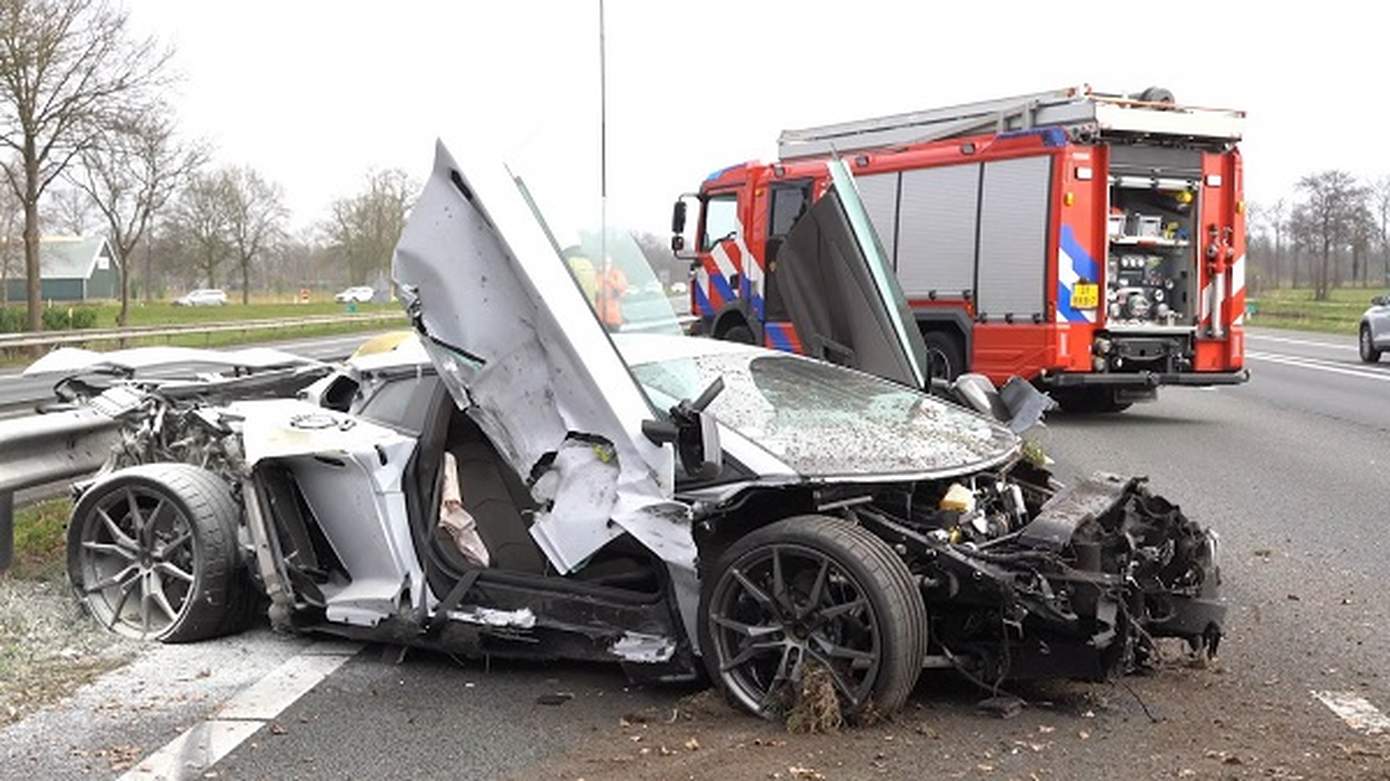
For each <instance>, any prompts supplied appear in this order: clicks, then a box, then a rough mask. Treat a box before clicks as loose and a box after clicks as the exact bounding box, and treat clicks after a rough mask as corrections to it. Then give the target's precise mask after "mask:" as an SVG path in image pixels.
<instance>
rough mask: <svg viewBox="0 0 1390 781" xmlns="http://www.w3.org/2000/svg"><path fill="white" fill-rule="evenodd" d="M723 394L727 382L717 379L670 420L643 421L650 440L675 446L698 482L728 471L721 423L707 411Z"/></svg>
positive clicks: (683, 403)
mask: <svg viewBox="0 0 1390 781" xmlns="http://www.w3.org/2000/svg"><path fill="white" fill-rule="evenodd" d="M723 390H724V378H723V377H716V378H715V380H714V382H712V383H710V384H709V387H707V388H705V390H704V392H703V393H701V394H700V395H699V397H698V398H696V399H695V400H694V401H690V400H689V399H683V400H681V402H680V403H679V404H677V405H676V406H674V407H672V408H671V409H670V411H669V413H668V418H667V419H666V420H644V421H642V433H643V434H645V435H646V437H647V439H649V440H651V442H652V443H654V444H657V445H664V444H666V443H668V442H669V443H672V444H674V445H675V446H676V454H677V455H678V456H679V457H680V460H681V467H682V468H683V469H684V470H685V472H686V474H688V475H690V476H691V477H694V478H696V479H700V480H709V479H712V478H714V477H716V476H717V475H718V474H719V472H720V470H722V469H723V468H724V449H723V447H722V446H721V445H720V444H719V422H718V421H717V420H716V419H715V417H714V413H712V412H710V411H708V410H707V409H705V408H706V407H708V406H709V405H710V402H712V401H714V399H715V397H717V396H718V395H719V394H720V393H721V392H722V391H723Z"/></svg>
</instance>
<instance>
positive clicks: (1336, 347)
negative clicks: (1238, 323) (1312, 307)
mask: <svg viewBox="0 0 1390 781" xmlns="http://www.w3.org/2000/svg"><path fill="white" fill-rule="evenodd" d="M1252 339H1253V340H1255V341H1260V342H1281V343H1283V344H1300V345H1303V346H1305V347H1326V348H1327V349H1329V350H1350V351H1351V352H1356V350H1357V347H1356V345H1354V344H1332V343H1331V342H1314V341H1312V340H1310V339H1291V338H1289V337H1287V336H1265V335H1264V334H1252V333H1250V332H1249V331H1246V332H1245V340H1246V341H1250V340H1252Z"/></svg>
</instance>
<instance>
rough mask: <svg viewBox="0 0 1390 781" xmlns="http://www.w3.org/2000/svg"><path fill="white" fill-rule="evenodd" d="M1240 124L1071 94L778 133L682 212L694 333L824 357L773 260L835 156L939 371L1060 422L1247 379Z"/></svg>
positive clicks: (719, 174)
mask: <svg viewBox="0 0 1390 781" xmlns="http://www.w3.org/2000/svg"><path fill="white" fill-rule="evenodd" d="M1243 122H1244V114H1243V113H1242V112H1239V111H1231V110H1224V109H1202V108H1192V107H1186V106H1180V105H1177V104H1176V103H1175V102H1174V101H1173V97H1172V95H1171V94H1170V93H1168V92H1167V91H1166V90H1161V89H1149V90H1146V91H1144V92H1143V93H1140V94H1139V95H1135V96H1123V95H1111V94H1103V93H1099V92H1095V91H1093V90H1092V89H1091V88H1090V87H1086V86H1083V87H1076V88H1068V89H1063V90H1055V91H1051V92H1043V93H1037V94H1033V95H1023V96H1017V97H1012V98H1005V99H1000V100H991V101H983V102H980V103H973V104H968V105H960V106H951V107H947V108H941V109H931V110H927V111H918V112H912V113H907V114H899V115H895V116H890V117H881V118H877V119H870V120H863V121H858V122H849V123H843V124H838V125H829V126H823V127H816V128H807V129H801V130H788V131H784V132H783V133H782V135H781V138H780V139H779V160H778V161H777V162H775V163H771V164H765V163H758V162H749V163H744V164H741V165H735V166H731V167H729V168H724V169H721V170H719V171H716V172H715V173H713V174H711V175H710V176H709V177H708V178H707V179H706V180H705V181H704V183H703V184H702V185H701V186H700V188H699V191H698V192H697V193H692V194H689V195H686V196H682V198H681V200H679V201H678V202H677V205H676V209H675V213H674V215H673V220H672V228H673V232H674V234H675V235H674V236H673V238H672V246H673V248H674V249H675V250H676V251H677V253H678V254H679V255H680V256H681V257H686V258H689V259H691V260H692V264H691V268H692V279H691V286H690V295H691V311H692V312H693V313H694V314H695V315H696V316H697V317H698V318H699V319H698V322H697V324H696V327H697V329H698V330H699V331H701V332H703V333H705V334H708V335H710V336H713V337H715V338H723V339H731V340H736V341H745V342H754V343H758V344H763V345H766V346H769V347H774V348H779V349H783V350H790V351H796V352H816V350H815V349H814V346H808V345H806V344H804V343H803V340H802V339H801V338H800V336H799V334H798V330H797V324H796V323H795V322H794V318H792V317H791V315H790V314H789V312H788V308H787V306H786V302H785V301H784V300H783V299H784V296H783V295H782V293H783V291H782V290H780V289H779V285H778V250H779V248H780V247H781V244H782V241H783V239H784V238H785V237H786V235H787V233H788V232H789V231H790V230H791V227H792V225H793V224H795V223H796V221H797V220H798V218H800V217H801V215H802V214H804V213H805V212H806V210H807V208H808V206H809V205H810V204H811V203H813V202H814V201H815V200H816V199H818V198H819V197H820V195H821V194H822V193H824V192H825V190H826V188H827V187H828V186H829V181H828V177H827V174H826V166H825V160H826V159H827V158H829V157H838V158H841V159H842V160H844V162H845V163H846V164H847V165H848V166H849V168H850V170H852V172H853V175H854V181H855V184H856V186H857V188H858V190H859V196H860V198H861V199H862V201H863V203H864V204H865V207H866V209H867V211H868V213H869V217H870V219H871V221H872V223H873V228H874V231H875V232H876V233H877V238H878V240H879V242H880V245H881V247H882V249H883V254H884V257H886V258H888V259H889V260H890V261H891V264H892V267H893V269H894V271H895V272H896V277H897V281H898V283H899V285H900V286H901V288H902V290H903V292H904V294H905V295H906V297H907V300H908V303H909V305H910V307H911V310H912V312H913V315H914V316H915V318H916V321H917V325H918V327H919V328H920V329H921V331H922V335H923V338H924V339H925V341H926V342H927V345H928V349H929V357H930V365H931V369H932V373H933V375H934V376H940V377H944V378H946V379H950V378H953V377H955V376H956V375H957V374H959V373H961V372H964V371H972V372H978V373H982V374H984V375H986V376H988V377H989V378H990V379H991V380H993V381H995V382H996V383H999V382H1003V381H1005V380H1006V379H1007V378H1008V377H1010V376H1013V375H1018V376H1021V377H1024V378H1026V379H1029V380H1031V381H1033V382H1034V383H1036V384H1037V385H1038V386H1040V387H1042V388H1045V389H1047V390H1049V391H1051V392H1052V394H1053V396H1054V397H1056V398H1057V400H1058V401H1059V402H1061V403H1062V405H1063V406H1064V407H1066V408H1068V409H1072V410H1088V411H1115V410H1120V409H1123V408H1125V407H1127V406H1129V404H1130V403H1132V402H1135V401H1145V400H1150V399H1153V398H1155V397H1156V394H1157V388H1158V386H1160V385H1220V384H1235V383H1240V382H1244V381H1245V380H1246V379H1248V376H1249V375H1248V373H1247V372H1246V371H1245V369H1244V362H1243V350H1244V345H1243V335H1242V329H1241V322H1242V317H1243V314H1244V308H1245V225H1244V221H1245V213H1244V212H1245V208H1244V202H1243V200H1242V195H1241V192H1242V175H1241V159H1240V152H1239V151H1238V149H1237V147H1236V144H1237V142H1238V141H1239V140H1240V137H1241V128H1242V125H1243ZM691 203H693V204H695V205H696V208H697V209H698V216H697V219H696V221H695V230H694V234H693V236H692V237H689V238H687V237H686V235H685V232H686V219H685V216H686V212H687V204H691ZM825 294H826V295H833V294H834V291H825ZM817 357H823V358H828V359H832V358H833V356H827V355H817Z"/></svg>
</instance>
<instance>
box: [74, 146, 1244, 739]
mask: <svg viewBox="0 0 1390 781" xmlns="http://www.w3.org/2000/svg"><path fill="white" fill-rule="evenodd" d="M832 165H835V164H832ZM822 204H829V205H828V206H822V207H818V208H819V209H820V211H818V212H817V219H818V220H819V227H818V231H820V233H821V240H822V241H823V242H824V244H825V246H833V247H835V248H836V255H837V257H839V258H840V259H841V261H842V262H846V263H854V264H861V265H860V266H859V268H858V271H859V272H863V273H858V274H856V275H855V278H856V279H860V280H862V281H863V283H864V284H865V285H867V286H868V287H866V288H865V289H866V290H867V291H869V293H868V294H866V296H865V298H864V301H865V306H868V307H870V308H871V310H872V312H871V314H872V317H870V318H869V321H871V322H869V324H867V325H865V328H866V329H868V331H875V329H877V330H876V331H875V332H876V333H878V334H880V335H881V337H882V340H883V341H882V342H881V343H879V344H877V345H876V346H875V347H874V349H875V350H876V351H877V354H878V355H879V356H880V357H881V358H882V359H883V361H882V362H883V363H884V365H892V366H896V367H898V369H899V370H901V372H902V373H903V377H904V379H905V380H908V381H910V384H911V385H916V386H917V387H921V386H922V384H923V383H924V381H925V380H926V377H925V375H924V374H923V371H922V353H921V346H920V335H916V339H917V342H915V343H914V341H913V338H912V337H913V335H914V334H915V333H916V332H915V329H912V328H905V327H904V325H905V323H904V322H903V320H902V319H901V317H902V311H901V308H900V307H899V306H898V305H897V302H899V301H900V294H897V293H896V292H895V291H894V289H892V288H891V285H892V284H893V283H892V275H891V274H883V273H875V269H876V268H877V269H878V270H879V271H881V269H882V265H881V263H882V260H881V257H882V256H881V251H880V250H879V249H878V248H877V246H876V240H875V239H874V238H873V236H872V234H871V233H870V232H868V231H869V229H868V228H867V225H868V222H867V220H865V219H864V218H863V212H862V206H861V205H860V204H859V202H858V197H857V194H856V192H855V187H854V185H853V183H852V180H850V178H849V176H848V173H847V172H845V171H844V170H843V169H839V168H837V169H836V170H835V184H834V188H833V191H832V192H830V193H828V194H827V196H826V197H825V198H823V199H822ZM834 209H838V210H839V211H833V210H834ZM590 238H591V239H592V238H593V237H590ZM600 240H601V241H602V242H603V244H604V245H605V246H603V247H602V248H601V250H600V252H601V253H602V254H600V255H598V257H605V256H614V257H617V256H620V255H622V253H624V252H626V251H627V248H626V247H625V246H624V245H623V243H622V242H623V241H624V238H623V237H621V236H613V237H608V236H603V237H600ZM581 249H582V248H581ZM573 250H574V248H572V247H569V248H567V247H565V246H562V245H561V243H560V241H559V240H558V238H557V236H556V234H555V233H554V232H552V230H551V229H550V227H549V225H548V224H547V222H546V221H545V219H544V218H543V217H542V213H541V211H540V209H539V207H538V206H537V205H536V202H535V201H534V200H533V199H532V197H531V195H530V193H529V192H528V191H527V189H526V187H525V185H524V184H523V182H522V181H521V180H520V179H518V178H516V177H514V176H513V175H512V173H510V172H508V171H506V170H504V169H502V168H501V167H500V166H496V167H493V166H486V165H484V166H477V165H471V166H469V167H466V168H465V167H461V166H460V165H459V164H457V163H456V162H455V160H454V158H453V157H451V155H450V153H449V152H448V151H447V150H445V149H444V148H443V146H442V145H441V146H440V147H439V149H438V150H437V157H436V161H435V165H434V170H433V173H432V175H431V177H430V179H429V181H428V184H427V186H426V187H425V190H424V192H423V194H422V195H421V197H420V199H419V201H418V202H417V203H416V205H415V206H414V208H413V211H412V213H411V216H410V221H409V224H408V226H407V228H406V230H405V233H404V235H403V237H402V239H401V242H400V245H399V247H398V248H397V250H396V256H395V260H394V274H395V278H396V282H397V285H398V287H399V290H400V293H401V296H402V298H403V300H404V302H405V304H406V308H407V311H408V314H409V316H410V318H411V321H412V323H413V325H414V329H415V332H416V333H415V335H414V336H412V337H411V339H409V340H406V341H403V342H401V343H400V344H399V345H397V346H395V347H394V349H387V350H383V351H380V352H377V353H375V354H373V355H367V356H361V357H359V358H357V359H355V360H353V361H351V362H350V363H349V364H348V365H346V366H345V367H343V368H340V369H337V370H335V371H334V372H333V373H331V374H329V375H327V376H323V372H321V371H310V370H308V367H293V368H289V369H286V368H283V367H282V368H280V369H278V370H276V371H274V372H271V373H270V375H267V374H266V373H264V372H258V373H252V374H249V375H247V376H245V377H239V378H232V379H230V380H224V381H222V383H221V384H220V385H218V386H217V387H213V388H206V389H204V390H203V391H193V390H190V386H189V385H188V384H180V385H175V386H168V387H165V386H163V385H161V382H160V381H157V380H152V381H139V380H123V381H120V382H117V383H111V382H104V383H95V382H91V381H90V380H88V381H65V382H67V385H66V386H65V393H66V395H67V396H68V398H69V399H71V400H74V401H77V402H79V403H82V404H84V405H85V406H87V407H90V408H94V409H96V410H98V411H99V412H100V413H101V414H103V415H109V416H111V417H114V418H116V419H118V420H119V422H120V431H119V436H118V437H117V441H116V443H115V446H114V449H113V455H112V457H111V460H110V462H109V464H108V465H107V467H106V468H105V469H104V470H103V471H102V473H101V474H100V475H99V477H97V478H96V479H95V480H93V481H91V482H89V483H87V484H85V485H84V486H83V487H82V490H81V492H80V498H79V501H78V502H77V504H76V507H75V509H74V514H73V519H72V524H71V532H70V551H71V553H70V572H71V578H72V582H73V585H74V586H75V587H76V589H77V591H78V593H79V594H80V595H81V598H82V599H83V600H84V601H85V603H86V605H87V606H88V607H89V608H90V610H91V613H92V614H93V616H94V617H95V618H96V620H98V621H99V622H101V623H102V624H104V625H106V626H108V627H110V628H112V629H113V630H115V631H119V632H122V633H124V634H130V635H136V636H145V637H150V638H157V639H161V640H166V641H187V640H196V639H199V638H206V637H210V636H214V635H217V634H219V633H225V632H231V631H235V630H236V629H237V628H238V627H240V626H241V625H242V624H243V623H244V622H246V621H247V620H248V618H250V617H251V616H252V615H253V614H254V612H255V611H257V610H262V609H265V608H266V605H267V604H268V610H269V613H270V616H271V618H272V620H273V622H274V623H275V624H276V625H277V626H280V627H285V628H290V629H294V630H297V631H316V632H328V633H333V634H337V635H342V636H347V637H353V638H363V639H371V640H380V641H385V642H391V643H400V644H406V645H411V646H420V647H426V648H438V649H447V650H448V651H451V652H456V653H463V654H467V655H473V656H482V655H500V656H516V657H535V658H575V659H599V660H612V661H615V662H618V663H620V664H622V665H623V666H624V668H625V669H626V670H627V672H628V673H629V674H630V675H631V676H632V677H634V678H638V679H661V680H676V679H691V678H695V677H697V676H700V675H702V674H707V675H708V676H709V677H710V678H711V679H713V680H714V682H715V683H716V684H717V685H718V686H719V687H720V688H721V689H722V690H723V691H724V692H726V693H727V694H728V696H729V697H730V698H731V700H732V701H733V702H735V703H736V704H738V705H740V706H742V707H743V708H745V709H747V710H748V711H750V712H752V713H756V714H759V715H763V716H771V715H774V714H777V713H779V712H780V710H781V709H782V708H784V707H785V704H786V702H787V694H788V692H790V691H792V690H794V689H795V684H796V683H797V682H798V681H799V680H800V678H801V676H802V674H803V671H806V670H807V669H809V665H819V666H821V667H823V668H824V669H825V670H826V671H827V672H828V674H829V676H830V677H831V679H832V680H833V683H834V686H835V688H836V690H837V692H838V695H839V698H840V700H841V703H842V705H843V707H844V709H845V710H846V711H847V712H849V713H851V714H852V713H854V712H855V711H857V710H861V709H864V708H868V707H870V706H872V707H873V708H875V709H876V711H877V712H880V713H889V712H892V711H893V710H895V709H896V708H898V707H899V706H901V705H902V703H903V701H904V699H905V698H906V697H907V695H908V693H909V692H910V691H911V690H912V688H913V685H914V683H915V682H916V681H917V678H918V675H919V673H920V672H921V671H922V670H923V669H924V667H955V668H957V669H959V670H961V671H963V672H965V673H967V674H968V675H970V676H971V677H973V678H975V679H977V680H980V681H985V682H991V683H992V682H995V681H998V680H1001V679H1004V678H1006V677H1025V676H1064V677H1071V678H1082V679H1103V678H1106V677H1107V676H1112V675H1117V674H1123V673H1125V672H1127V671H1130V670H1132V669H1133V668H1135V667H1136V666H1137V665H1141V664H1143V663H1144V661H1145V659H1146V658H1147V657H1148V656H1149V655H1150V654H1151V653H1152V651H1153V647H1154V641H1155V638H1158V637H1162V636H1172V637H1180V638H1184V639H1186V640H1187V641H1188V642H1189V643H1191V645H1192V646H1193V648H1194V649H1197V650H1200V651H1205V652H1210V651H1214V650H1215V647H1216V644H1217V642H1218V640H1219V638H1220V636H1221V622H1222V619H1223V615H1224V608H1223V607H1222V606H1221V604H1220V603H1219V601H1218V599H1217V596H1216V593H1217V588H1218V581H1219V577H1218V572H1217V567H1216V561H1215V558H1216V545H1215V538H1214V536H1213V535H1211V534H1210V533H1209V532H1207V531H1204V530H1203V529H1202V528H1201V527H1199V526H1198V525H1197V524H1196V523H1194V522H1192V521H1190V520H1188V519H1187V518H1186V517H1184V516H1183V514H1182V512H1181V511H1180V510H1179V509H1178V508H1177V506H1175V505H1173V504H1171V503H1169V502H1168V501H1166V500H1164V499H1162V498H1160V497H1158V496H1156V495H1154V494H1152V493H1150V491H1149V489H1148V487H1147V486H1146V485H1145V484H1144V482H1143V480H1141V479H1137V478H1120V477H1111V476H1105V475H1097V476H1095V477H1093V478H1091V479H1088V480H1083V481H1081V482H1078V483H1076V484H1074V485H1071V486H1069V487H1065V488H1063V487H1060V486H1059V485H1058V484H1057V483H1056V482H1055V481H1053V480H1052V479H1051V477H1050V476H1049V475H1048V473H1047V472H1046V471H1045V470H1044V469H1043V468H1042V466H1041V465H1040V464H1039V463H1038V460H1037V459H1036V458H1032V459H1030V458H1028V457H1025V455H1024V454H1023V452H1022V451H1023V448H1022V446H1021V440H1020V439H1019V437H1018V436H1017V435H1016V434H1015V433H1013V432H1012V431H1010V429H1009V428H1008V427H1007V426H1006V425H1003V424H1002V423H1000V422H997V421H996V420H995V419H994V418H992V417H987V416H985V415H982V414H980V413H978V412H975V411H972V410H969V409H967V408H966V407H964V406H958V405H956V404H953V403H949V402H947V401H943V400H941V399H938V398H935V397H933V396H930V395H927V394H925V393H922V392H920V391H918V390H916V389H915V388H913V387H910V386H909V384H904V383H901V382H894V381H891V380H889V379H883V378H881V377H879V376H873V375H870V374H866V373H861V372H858V371H854V370H850V369H846V368H842V367H838V366H833V365H831V364H828V363H822V362H819V361H813V360H810V359H807V358H803V357H799V356H795V355H789V354H783V353H775V352H770V351H767V350H763V349H760V348H756V347H750V346H745V345H738V344H730V343H724V342H716V341H713V340H703V339H693V338H688V337H683V336H675V335H669V334H668V333H662V331H666V330H674V328H670V329H667V328H665V327H658V326H654V325H651V324H650V323H641V324H639V323H636V322H635V321H630V322H628V323H625V324H621V325H620V327H618V329H617V330H618V333H616V334H615V333H610V331H611V330H612V329H611V328H605V322H607V323H608V325H610V326H611V325H614V323H612V322H609V320H610V318H609V317H608V316H606V315H600V317H596V316H595V311H596V308H597V309H599V310H602V309H603V307H604V306H606V305H608V304H611V302H600V303H599V306H598V307H595V306H593V303H594V302H593V297H594V295H595V292H594V291H595V290H597V291H598V294H600V295H601V293H602V285H601V284H600V285H599V286H598V287H597V288H595V287H594V286H593V285H592V284H591V283H592V280H591V279H590V280H588V281H586V279H585V278H584V274H585V273H588V272H587V271H581V270H580V269H581V267H582V264H581V263H578V262H577V261H576V258H577V257H579V255H581V254H585V255H586V256H587V257H594V254H593V253H592V252H587V251H585V252H584V253H581V252H579V251H573ZM808 251H809V250H808ZM562 258H563V260H562ZM564 261H569V262H568V263H567V262H564ZM876 264H877V265H876ZM590 270H592V269H590ZM599 273H603V272H602V270H600V272H599ZM635 281H636V280H630V281H628V282H626V283H625V284H626V286H627V287H630V288H637V287H638V286H637V285H634V284H632V282H635ZM885 286H887V287H885ZM586 296H587V297H588V298H589V299H590V300H586ZM625 300H626V299H625ZM609 312H619V310H618V309H616V308H610V310H609ZM619 314H621V312H619ZM601 318H602V321H601ZM667 319H668V320H670V322H669V323H666V325H670V326H674V320H671V319H670V318H669V316H668V318H667ZM874 324H876V325H874ZM658 325H660V323H658ZM866 333H867V332H866ZM861 336H862V334H861ZM863 338H864V339H868V338H869V337H868V336H864V337H863ZM860 348H861V349H862V348H863V344H861V345H860ZM267 376H269V377H270V380H268V379H266V377H267ZM271 380H273V382H272V381H271ZM311 381H313V384H312V385H310V382H311ZM287 382H289V383H293V382H298V384H299V386H301V390H300V393H299V395H298V397H297V398H292V399H284V398H281V399H274V398H254V397H253V398H248V397H247V396H248V394H247V393H245V392H244V391H245V389H246V388H247V387H248V386H250V387H251V388H252V389H253V390H256V391H257V392H256V393H253V394H250V395H251V396H266V395H268V392H266V388H268V387H271V386H277V383H278V386H277V387H283V384H284V383H287ZM256 383H259V384H256ZM977 395H978V392H977ZM985 395H986V396H987V395H988V394H985ZM232 397H237V400H234V401H232V400H228V399H230V398H232ZM990 405H993V406H1000V404H999V399H998V398H997V397H996V398H993V399H986V402H985V403H984V406H983V408H985V409H989V408H990Z"/></svg>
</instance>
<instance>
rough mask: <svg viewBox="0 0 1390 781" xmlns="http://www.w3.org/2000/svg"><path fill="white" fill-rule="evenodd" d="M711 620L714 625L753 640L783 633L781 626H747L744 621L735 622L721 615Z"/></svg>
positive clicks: (712, 617) (713, 616) (712, 616)
mask: <svg viewBox="0 0 1390 781" xmlns="http://www.w3.org/2000/svg"><path fill="white" fill-rule="evenodd" d="M709 620H711V621H713V622H714V623H716V624H718V625H720V626H722V627H724V628H725V629H728V630H730V631H734V632H738V633H739V634H741V635H743V636H744V637H752V638H759V637H767V636H768V635H771V634H775V633H777V632H781V631H782V627H781V626H780V625H775V624H761V625H759V624H745V623H743V622H742V621H735V620H733V619H732V618H725V617H724V616H721V615H711V616H710V617H709Z"/></svg>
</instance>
